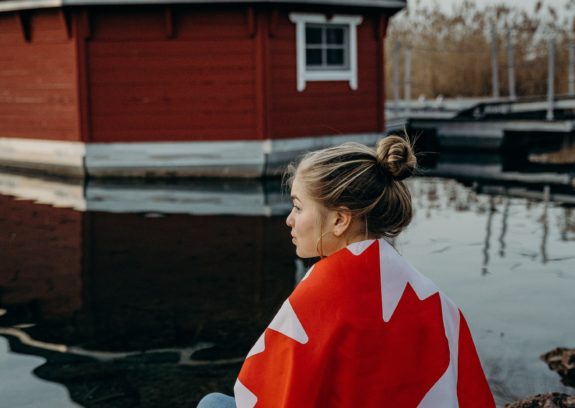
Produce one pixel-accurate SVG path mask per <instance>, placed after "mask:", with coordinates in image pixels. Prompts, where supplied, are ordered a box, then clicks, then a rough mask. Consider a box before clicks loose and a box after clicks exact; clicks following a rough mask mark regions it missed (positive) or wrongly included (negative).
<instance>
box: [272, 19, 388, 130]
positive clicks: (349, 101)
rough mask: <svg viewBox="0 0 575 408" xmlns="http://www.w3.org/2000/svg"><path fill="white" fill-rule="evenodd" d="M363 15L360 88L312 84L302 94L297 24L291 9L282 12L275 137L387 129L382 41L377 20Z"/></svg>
mask: <svg viewBox="0 0 575 408" xmlns="http://www.w3.org/2000/svg"><path fill="white" fill-rule="evenodd" d="M327 11H330V12H333V10H327ZM324 12H325V10H324ZM342 14H345V13H342ZM363 17H364V21H363V22H362V24H360V25H359V26H358V29H357V43H358V81H359V87H358V89H357V90H352V89H351V88H350V86H349V84H348V82H347V81H337V82H308V83H307V84H306V88H305V89H304V90H303V92H298V91H297V88H296V87H297V72H296V41H295V24H293V23H292V22H290V21H289V12H288V11H286V10H284V11H281V12H279V13H278V16H277V22H276V25H275V33H274V36H273V38H272V39H271V41H270V42H271V44H270V54H271V55H270V67H269V70H270V76H271V79H270V86H271V91H270V92H271V95H272V97H271V100H270V105H269V109H270V117H271V119H270V122H271V123H270V125H269V135H270V138H272V139H283V138H290V137H306V136H319V135H337V134H347V133H363V132H377V131H380V130H381V128H380V127H381V125H380V124H379V123H378V120H379V119H378V110H379V109H378V104H379V102H378V99H379V98H380V95H381V92H379V91H378V88H379V86H380V85H379V84H380V82H379V81H378V73H377V70H378V68H379V65H378V63H377V55H378V40H377V38H376V36H375V35H374V30H375V27H374V20H373V19H372V18H370V17H369V15H364V16H363Z"/></svg>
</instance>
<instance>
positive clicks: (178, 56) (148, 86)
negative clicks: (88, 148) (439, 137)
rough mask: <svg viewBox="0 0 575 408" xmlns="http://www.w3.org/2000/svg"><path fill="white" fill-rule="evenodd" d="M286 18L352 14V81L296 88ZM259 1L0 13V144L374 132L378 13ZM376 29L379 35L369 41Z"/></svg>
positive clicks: (378, 94)
mask: <svg viewBox="0 0 575 408" xmlns="http://www.w3.org/2000/svg"><path fill="white" fill-rule="evenodd" d="M292 11H298V12H301V11H311V12H316V13H317V12H322V13H327V14H334V13H341V14H361V15H363V17H364V21H363V23H362V24H361V25H360V26H359V27H358V58H359V60H358V69H359V72H358V82H359V89H357V90H352V89H351V88H350V87H349V84H348V83H347V82H346V81H338V82H308V83H307V85H306V89H305V90H304V91H303V92H298V91H297V89H296V38H295V24H293V23H292V22H290V21H289V13H290V12H292ZM376 14H379V12H378V13H373V12H367V11H366V10H365V9H355V8H354V9H349V10H348V9H346V10H343V11H342V10H338V9H335V8H332V7H318V6H315V7H303V6H302V7H300V8H298V9H297V10H295V9H293V8H289V7H287V6H277V7H271V6H270V5H258V6H249V5H245V4H244V5H237V4H236V5H234V4H226V5H225V6H224V5H222V4H219V5H204V6H197V5H195V6H189V5H188V6H185V5H177V6H176V5H174V6H139V7H129V6H101V7H87V8H82V9H74V10H67V11H66V13H64V12H63V11H62V10H61V9H47V10H35V11H26V12H21V13H2V14H0V46H1V48H2V53H0V90H1V92H0V137H26V138H40V139H58V140H82V141H85V142H130V141H139V142H146V141H196V140H198V141H213V140H254V139H267V138H272V139H277V138H288V137H306V136H315V135H337V134H349V133H364V132H377V131H381V130H382V128H383V114H382V111H383V103H384V101H383V95H384V92H383V77H382V75H383V59H382V55H383V40H382V34H381V33H382V30H381V27H380V26H382V25H384V24H385V19H386V18H385V17H384V18H379V16H378V15H376ZM378 33H379V34H378Z"/></svg>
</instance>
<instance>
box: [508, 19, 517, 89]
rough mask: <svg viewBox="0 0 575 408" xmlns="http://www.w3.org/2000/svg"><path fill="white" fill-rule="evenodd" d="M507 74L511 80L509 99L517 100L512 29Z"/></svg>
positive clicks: (509, 38) (509, 32)
mask: <svg viewBox="0 0 575 408" xmlns="http://www.w3.org/2000/svg"><path fill="white" fill-rule="evenodd" d="M507 74H508V79H509V99H516V98H517V96H516V95H515V66H514V63H513V37H512V33H511V28H509V29H508V30H507Z"/></svg>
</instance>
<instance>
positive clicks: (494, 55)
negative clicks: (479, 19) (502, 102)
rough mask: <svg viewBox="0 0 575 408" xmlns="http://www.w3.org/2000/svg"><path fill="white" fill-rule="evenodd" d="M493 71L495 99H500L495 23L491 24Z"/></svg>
mask: <svg viewBox="0 0 575 408" xmlns="http://www.w3.org/2000/svg"><path fill="white" fill-rule="evenodd" d="M491 71H492V87H493V97H494V98H496V99H498V98H499V74H498V72H497V31H496V28H495V23H494V22H492V23H491Z"/></svg>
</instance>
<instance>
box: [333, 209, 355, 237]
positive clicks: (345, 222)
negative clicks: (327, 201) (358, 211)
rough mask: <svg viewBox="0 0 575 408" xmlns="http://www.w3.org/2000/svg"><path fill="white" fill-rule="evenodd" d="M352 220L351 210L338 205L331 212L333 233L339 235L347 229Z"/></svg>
mask: <svg viewBox="0 0 575 408" xmlns="http://www.w3.org/2000/svg"><path fill="white" fill-rule="evenodd" d="M351 221H352V216H351V212H350V211H349V209H348V208H346V207H340V208H338V209H337V210H335V211H334V212H333V235H335V236H336V237H338V238H339V237H341V236H342V235H343V234H345V233H346V231H347V230H348V229H349V227H350V225H351Z"/></svg>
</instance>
